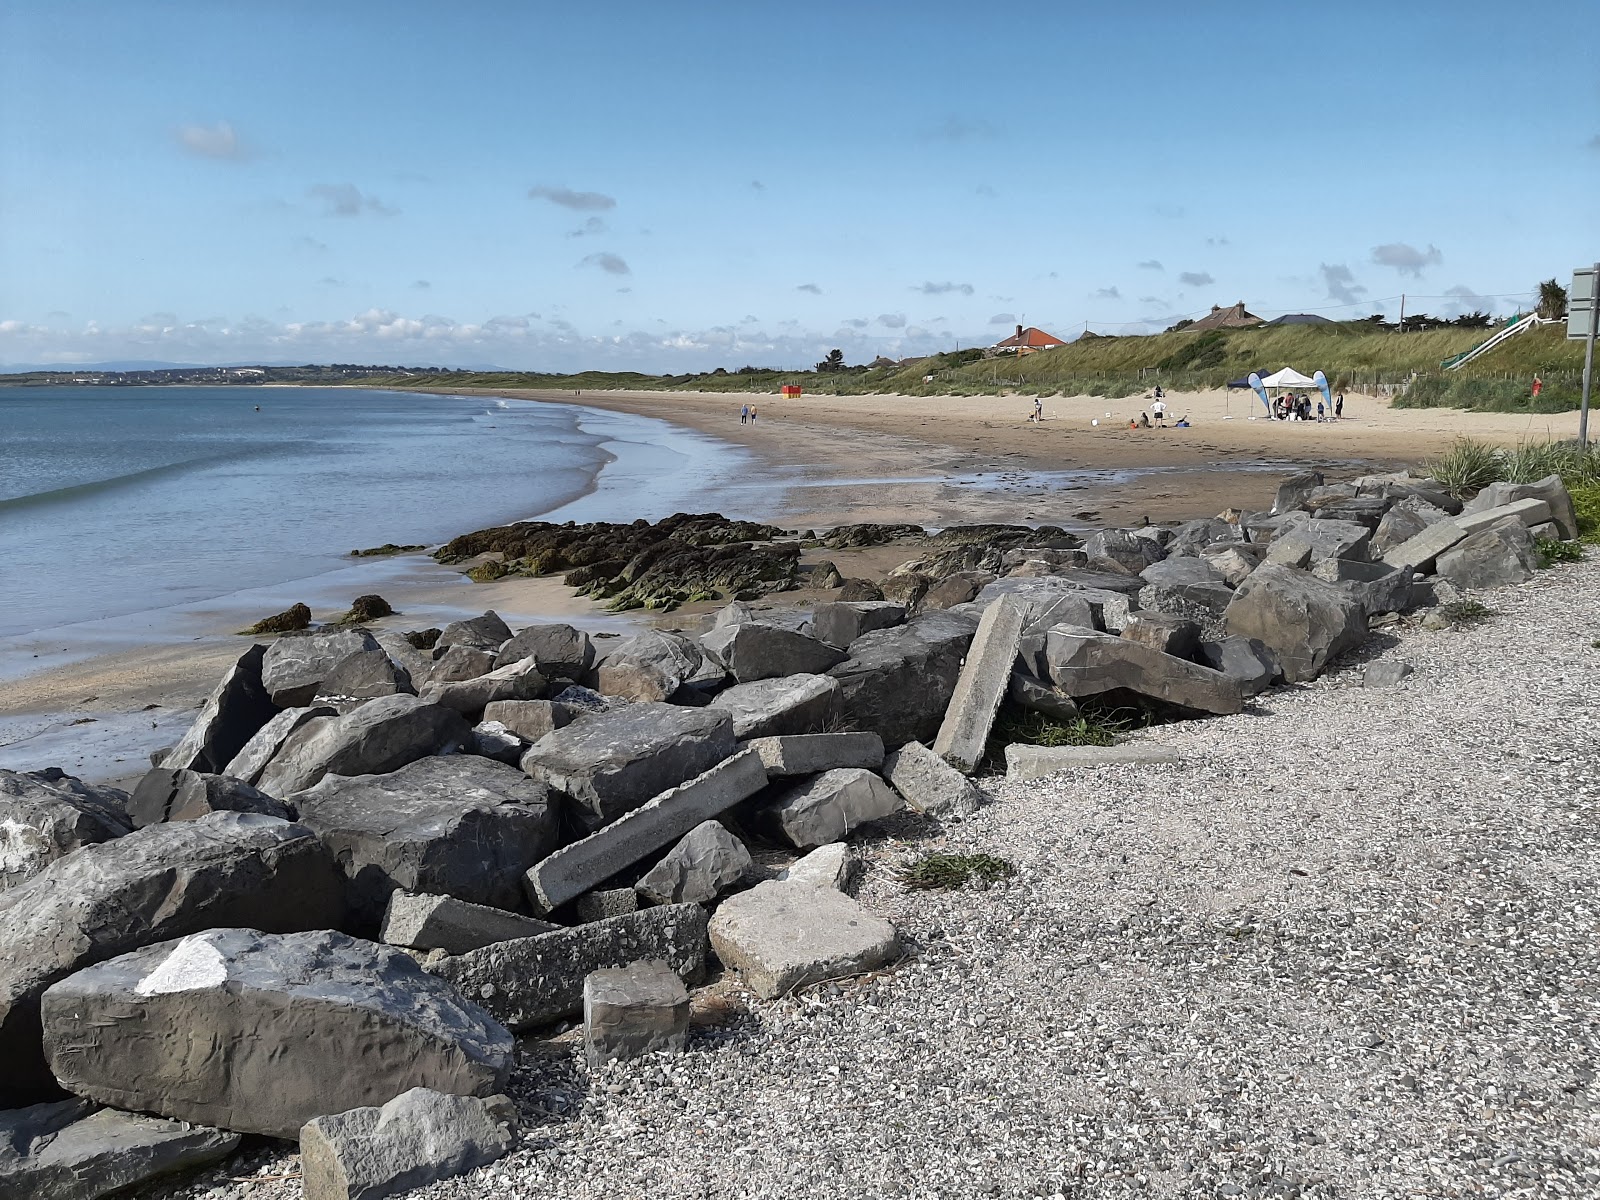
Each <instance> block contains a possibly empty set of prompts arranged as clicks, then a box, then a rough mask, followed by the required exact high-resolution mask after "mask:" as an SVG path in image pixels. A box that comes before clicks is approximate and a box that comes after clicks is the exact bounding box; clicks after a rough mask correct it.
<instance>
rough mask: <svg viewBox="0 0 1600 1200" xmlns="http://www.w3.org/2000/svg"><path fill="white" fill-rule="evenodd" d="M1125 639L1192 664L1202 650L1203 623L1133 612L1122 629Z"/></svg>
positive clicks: (1168, 615) (1166, 615)
mask: <svg viewBox="0 0 1600 1200" xmlns="http://www.w3.org/2000/svg"><path fill="white" fill-rule="evenodd" d="M1168 561H1173V560H1168ZM1176 561H1178V562H1182V561H1184V560H1182V559H1178V560H1176ZM1190 561H1194V560H1190ZM1122 636H1123V637H1125V638H1127V639H1128V640H1129V641H1130V642H1138V643H1139V644H1140V645H1141V646H1149V647H1150V648H1151V649H1153V650H1159V651H1161V653H1163V654H1170V655H1172V656H1174V657H1175V658H1187V659H1189V660H1191V661H1193V660H1194V657H1195V655H1196V653H1198V651H1199V649H1200V626H1199V624H1198V623H1196V622H1194V621H1191V620H1189V619H1187V618H1185V617H1178V616H1174V615H1173V614H1171V613H1164V612H1143V611H1141V612H1136V613H1132V614H1130V615H1129V617H1128V623H1127V624H1126V625H1124V626H1123V627H1122Z"/></svg>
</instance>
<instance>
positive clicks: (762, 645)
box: [700, 621, 846, 683]
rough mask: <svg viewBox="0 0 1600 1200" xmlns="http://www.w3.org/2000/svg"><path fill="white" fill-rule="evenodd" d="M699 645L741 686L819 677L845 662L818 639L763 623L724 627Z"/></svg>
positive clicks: (842, 657)
mask: <svg viewBox="0 0 1600 1200" xmlns="http://www.w3.org/2000/svg"><path fill="white" fill-rule="evenodd" d="M700 644H701V645H702V646H704V647H705V649H706V651H707V653H709V654H711V655H713V656H714V657H715V658H716V659H717V660H718V661H719V662H721V663H722V664H723V665H724V666H726V667H727V668H728V673H729V674H731V675H732V676H733V678H734V679H735V681H737V682H738V683H750V682H752V681H754V680H757V679H776V678H779V677H782V676H787V675H816V674H820V673H821V672H823V671H826V670H827V669H828V668H829V667H832V666H835V665H836V664H838V663H840V662H842V661H844V659H845V657H846V656H845V652H844V651H843V650H840V649H838V648H837V647H835V646H829V645H827V644H825V643H823V642H820V641H818V640H817V639H816V638H812V637H806V636H805V635H804V634H800V633H796V632H794V631H793V630H791V629H784V628H782V627H781V626H778V625H769V624H766V623H765V622H761V621H746V622H744V623H742V624H739V625H723V626H721V627H719V628H716V629H713V630H711V632H710V633H707V634H706V635H705V636H704V637H703V638H701V639H700Z"/></svg>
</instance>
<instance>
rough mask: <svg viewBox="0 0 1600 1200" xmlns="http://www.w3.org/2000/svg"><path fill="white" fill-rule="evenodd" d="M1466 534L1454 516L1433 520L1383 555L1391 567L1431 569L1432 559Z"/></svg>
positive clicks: (1426, 570)
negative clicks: (1419, 531) (1430, 523)
mask: <svg viewBox="0 0 1600 1200" xmlns="http://www.w3.org/2000/svg"><path fill="white" fill-rule="evenodd" d="M1466 536H1467V531H1466V530H1465V529H1463V528H1461V526H1460V525H1458V524H1457V523H1456V520H1455V518H1454V517H1448V518H1446V519H1445V520H1443V521H1435V522H1434V523H1433V524H1432V525H1429V526H1428V527H1427V528H1426V529H1424V530H1423V531H1422V532H1421V533H1419V534H1417V535H1415V536H1414V537H1410V538H1407V539H1406V540H1405V541H1403V542H1401V543H1400V544H1399V545H1398V546H1396V547H1394V548H1393V549H1392V550H1390V551H1388V553H1386V554H1385V555H1384V556H1383V560H1382V561H1383V562H1385V563H1387V564H1388V565H1389V566H1391V567H1410V568H1411V569H1412V570H1413V571H1422V572H1424V573H1426V572H1428V571H1431V570H1432V568H1433V564H1434V560H1435V559H1437V558H1438V557H1439V555H1441V554H1443V553H1444V552H1445V551H1446V550H1448V549H1450V547H1451V546H1454V545H1455V544H1456V543H1457V542H1459V541H1460V540H1461V539H1462V538H1464V537H1466Z"/></svg>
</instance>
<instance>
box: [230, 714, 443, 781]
mask: <svg viewBox="0 0 1600 1200" xmlns="http://www.w3.org/2000/svg"><path fill="white" fill-rule="evenodd" d="M471 734H472V727H471V726H470V725H468V724H467V722H466V721H465V720H463V719H462V716H461V714H460V713H458V712H456V711H455V710H454V709H450V708H445V707H443V706H442V705H438V704H429V703H428V702H427V701H425V700H419V699H418V698H417V697H416V696H384V697H382V698H381V699H378V700H373V701H370V702H369V703H367V704H363V705H362V706H361V707H360V708H358V709H355V710H354V711H352V712H348V713H344V714H342V715H340V716H336V717H318V718H316V719H314V720H310V721H307V722H306V723H305V724H304V725H302V726H300V728H299V729H297V730H295V731H294V732H293V733H291V734H290V735H289V736H288V737H287V738H285V739H284V741H283V744H282V745H281V746H279V747H278V752H277V753H276V754H274V755H273V756H272V758H271V759H270V760H269V761H268V763H267V765H266V766H265V767H263V768H262V769H261V773H260V775H259V776H258V777H257V779H256V786H257V787H259V788H260V789H261V790H262V791H263V792H266V793H267V794H268V795H272V796H281V797H287V796H289V795H291V794H293V793H294V792H300V791H304V790H305V789H306V788H309V787H314V786H315V785H316V784H317V783H318V782H319V781H320V780H321V779H322V777H323V776H324V775H380V774H383V773H384V772H387V771H397V770H399V769H400V768H401V767H403V766H405V765H406V764H407V763H409V762H415V761H416V760H417V759H419V758H425V757H427V756H428V755H430V754H440V753H443V752H444V751H446V750H450V749H454V748H455V747H457V746H460V745H462V744H464V743H465V742H466V740H467V739H468V738H469V737H470V736H471Z"/></svg>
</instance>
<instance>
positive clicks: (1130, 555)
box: [1083, 529, 1167, 575]
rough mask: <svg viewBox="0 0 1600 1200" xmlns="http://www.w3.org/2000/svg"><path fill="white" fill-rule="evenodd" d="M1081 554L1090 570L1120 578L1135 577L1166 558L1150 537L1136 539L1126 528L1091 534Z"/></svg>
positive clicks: (1137, 537)
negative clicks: (1085, 557)
mask: <svg viewBox="0 0 1600 1200" xmlns="http://www.w3.org/2000/svg"><path fill="white" fill-rule="evenodd" d="M1083 552H1084V554H1085V555H1086V556H1087V557H1088V559H1089V566H1090V567H1092V568H1094V569H1095V570H1099V571H1111V572H1114V573H1116V574H1119V575H1137V574H1139V572H1141V571H1143V570H1144V569H1145V568H1146V567H1148V566H1149V565H1150V564H1151V563H1154V562H1160V561H1161V560H1162V559H1163V558H1165V557H1166V556H1167V552H1166V551H1165V550H1163V549H1162V548H1161V547H1160V546H1159V545H1157V544H1156V542H1155V541H1154V540H1152V539H1151V538H1145V537H1139V536H1138V535H1137V534H1134V533H1131V532H1129V531H1128V530H1126V529H1102V530H1100V531H1099V532H1097V533H1094V534H1091V535H1090V536H1089V537H1088V538H1087V539H1086V540H1085V541H1084V543H1083Z"/></svg>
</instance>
